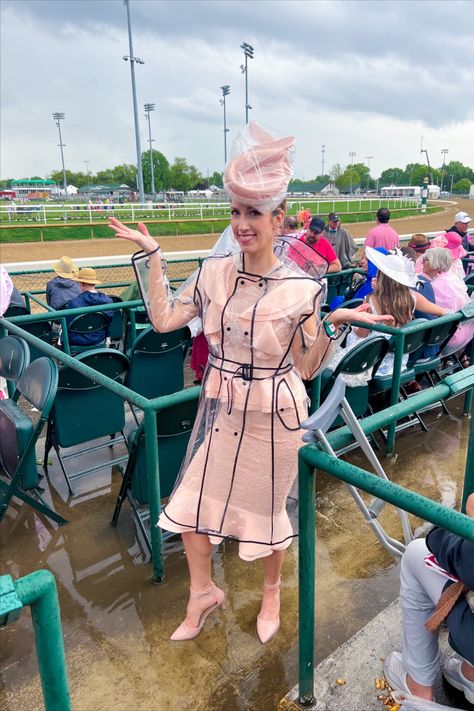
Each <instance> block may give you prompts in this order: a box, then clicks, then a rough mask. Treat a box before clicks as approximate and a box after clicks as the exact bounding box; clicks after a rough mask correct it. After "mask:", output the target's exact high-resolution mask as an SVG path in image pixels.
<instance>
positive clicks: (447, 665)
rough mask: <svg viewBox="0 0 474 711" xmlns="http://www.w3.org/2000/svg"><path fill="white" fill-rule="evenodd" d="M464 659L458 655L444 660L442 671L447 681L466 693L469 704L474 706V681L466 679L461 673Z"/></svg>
mask: <svg viewBox="0 0 474 711" xmlns="http://www.w3.org/2000/svg"><path fill="white" fill-rule="evenodd" d="M461 665H462V659H461V657H459V656H458V655H457V654H452V655H451V656H450V657H447V658H444V659H442V662H441V669H442V672H443V676H444V678H445V679H446V681H447V682H448V683H449V684H451V686H454V688H455V689H459V691H462V692H463V693H464V696H465V697H466V699H467V700H468V701H469V703H471V704H474V681H469V679H466V677H465V676H464V674H463V673H462V671H461Z"/></svg>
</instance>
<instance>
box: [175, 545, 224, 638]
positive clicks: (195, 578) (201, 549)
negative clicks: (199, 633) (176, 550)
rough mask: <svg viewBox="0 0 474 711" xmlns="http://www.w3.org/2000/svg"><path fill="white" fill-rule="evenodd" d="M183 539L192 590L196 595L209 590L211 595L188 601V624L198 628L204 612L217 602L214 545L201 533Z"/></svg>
mask: <svg viewBox="0 0 474 711" xmlns="http://www.w3.org/2000/svg"><path fill="white" fill-rule="evenodd" d="M182 539H183V545H184V550H185V552H186V558H187V562H188V568H189V578H190V589H191V590H192V591H193V592H194V593H199V592H203V591H206V590H209V594H204V595H200V596H198V597H194V598H193V597H191V596H190V598H189V601H188V606H187V610H186V620H185V621H186V624H187V625H188V626H189V627H197V626H198V625H199V621H200V618H201V615H202V613H203V611H204V610H206V609H207V608H208V607H211V606H212V605H214V604H215V602H216V599H215V594H214V592H213V590H212V587H211V586H212V578H211V554H212V545H211V543H210V541H209V538H208V537H207V536H205V535H203V534H201V533H194V532H189V533H183V534H182Z"/></svg>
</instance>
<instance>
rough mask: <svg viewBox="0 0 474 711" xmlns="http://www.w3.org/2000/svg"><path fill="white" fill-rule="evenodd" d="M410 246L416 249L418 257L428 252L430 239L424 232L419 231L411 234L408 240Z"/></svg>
mask: <svg viewBox="0 0 474 711" xmlns="http://www.w3.org/2000/svg"><path fill="white" fill-rule="evenodd" d="M407 246H408V247H411V249H414V250H415V252H416V253H417V255H418V257H420V256H421V255H422V254H424V253H425V252H426V250H427V249H429V248H430V241H429V239H428V237H427V236H426V235H424V234H421V233H419V232H418V233H417V234H414V235H412V236H411V240H410V241H409V242H408V245H407Z"/></svg>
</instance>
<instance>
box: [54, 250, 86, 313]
mask: <svg viewBox="0 0 474 711" xmlns="http://www.w3.org/2000/svg"><path fill="white" fill-rule="evenodd" d="M53 271H55V272H56V276H55V277H54V278H53V279H50V280H49V281H48V283H47V284H46V303H47V304H48V306H51V308H53V309H60V308H61V306H64V304H67V302H68V301H71V299H74V298H75V297H76V296H79V294H80V293H81V287H80V286H79V284H78V282H77V281H76V279H75V276H76V274H77V272H78V271H79V269H78V267H77V266H76V265H75V264H74V262H73V261H72V259H71V257H61V259H60V260H59V262H56V264H53Z"/></svg>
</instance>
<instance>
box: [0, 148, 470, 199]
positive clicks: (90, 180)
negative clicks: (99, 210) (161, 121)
mask: <svg viewBox="0 0 474 711" xmlns="http://www.w3.org/2000/svg"><path fill="white" fill-rule="evenodd" d="M152 155H153V171H154V179H155V190H156V192H162V191H164V190H180V191H183V192H188V191H189V190H204V189H206V188H208V187H209V186H211V185H215V186H216V187H218V188H221V187H222V173H219V172H218V171H214V172H213V173H212V174H211V175H207V176H203V175H202V173H201V172H200V171H199V170H198V168H196V166H194V165H189V164H188V162H187V161H186V159H185V158H175V159H174V161H173V163H170V162H169V161H168V159H167V158H166V156H164V155H163V153H161V152H160V151H157V150H153V151H152ZM142 170H143V182H144V187H145V192H147V193H150V192H151V162H150V152H149V151H144V152H143V153H142ZM47 177H48V178H50V179H51V180H54V181H55V182H57V183H59V185H62V183H63V172H62V170H53V171H52V173H51V174H50V175H49V176H47ZM424 177H428V178H431V177H432V178H433V182H434V183H435V184H437V185H441V182H443V188H444V190H447V191H451V189H452V192H454V193H459V194H464V193H468V192H469V188H470V186H471V184H472V183H474V170H473V169H472V168H469V167H468V166H465V165H463V164H462V163H461V162H460V161H455V160H453V161H450V162H449V163H446V164H445V166H444V168H443V166H441V167H439V168H435V167H431V168H429V166H427V165H426V164H423V163H409V164H408V165H407V166H406V167H405V168H404V169H402V168H387V169H386V170H383V171H382V173H381V174H380V177H379V178H377V179H375V178H374V177H373V176H371V175H370V171H369V168H368V166H367V165H365V164H364V163H354V164H352V165H347V166H346V167H345V168H342V167H341V165H340V164H339V163H336V164H335V165H333V166H332V168H331V169H330V171H329V172H328V173H327V174H325V175H317V176H316V177H315V178H314V179H311V180H302V179H299V178H295V179H294V180H292V181H291V183H290V188H291V187H292V186H293V189H301V190H305V187H306V189H308V191H309V192H316V191H319V190H321V189H322V188H323V187H325V186H326V185H327V184H328V183H333V184H334V185H335V186H336V187H337V188H338V189H339V190H340V191H341V192H350V191H351V190H356V189H357V188H360V189H362V190H375V189H377V188H382V187H385V186H388V185H421V183H422V181H423V178H424ZM34 179H41V178H39V177H38V176H32V177H31V178H30V180H34ZM66 179H67V182H68V185H75V186H76V188H87V187H89V186H94V185H102V184H105V185H110V184H115V185H128V186H129V187H130V188H132V189H135V188H136V183H137V168H136V166H135V165H134V164H133V163H122V164H121V165H117V166H115V167H114V168H107V169H106V170H100V171H98V172H97V173H90V172H89V173H85V172H84V171H78V172H74V171H71V170H66ZM11 180H12V179H11V178H9V179H6V180H0V189H8V188H9V187H11Z"/></svg>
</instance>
